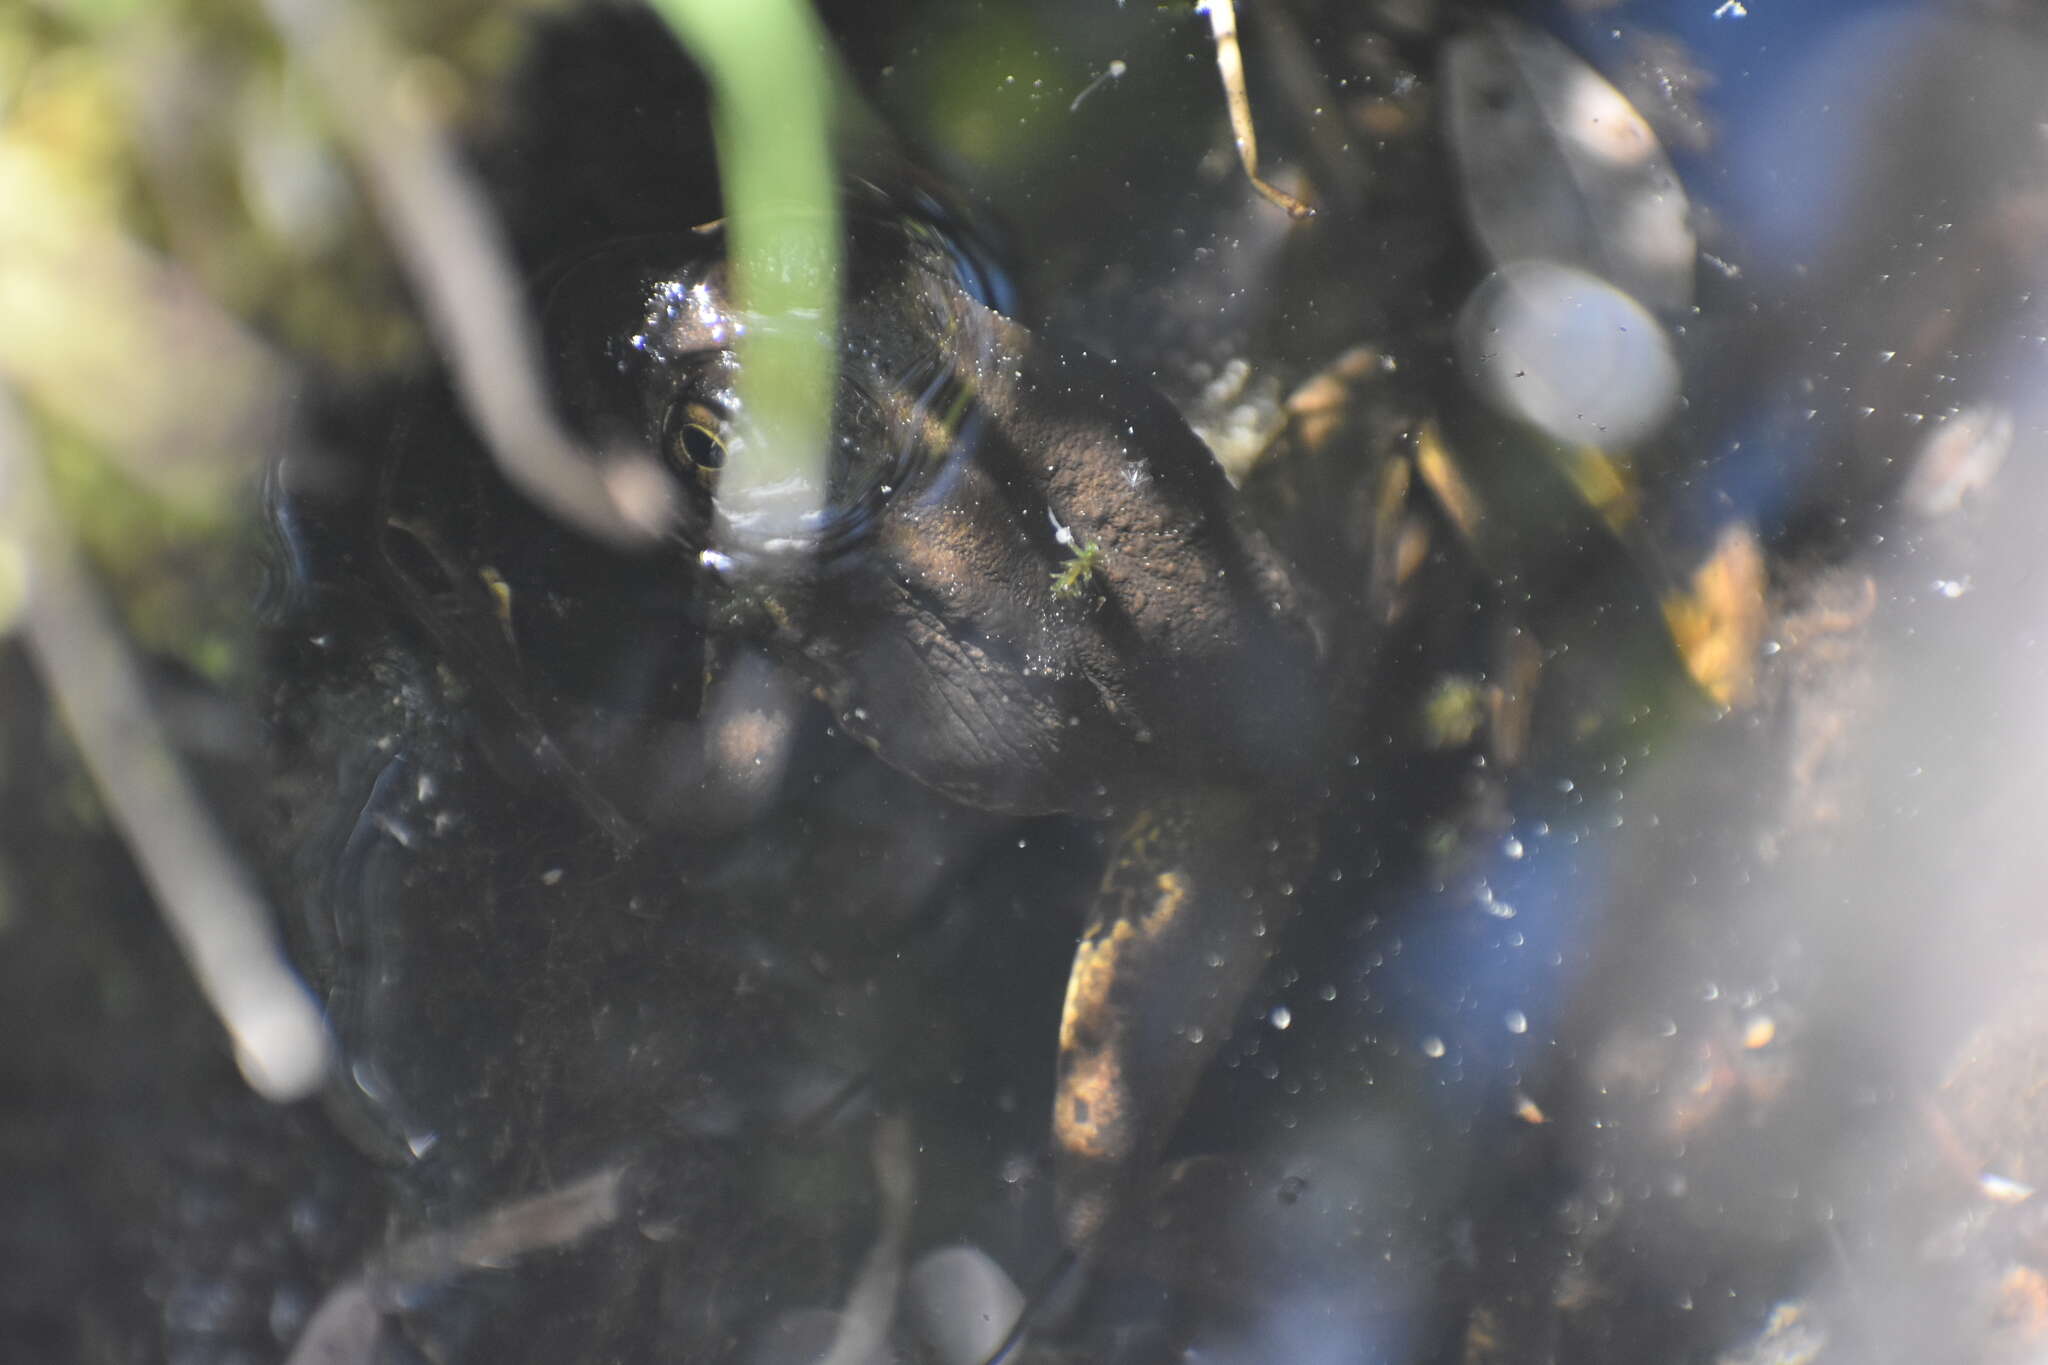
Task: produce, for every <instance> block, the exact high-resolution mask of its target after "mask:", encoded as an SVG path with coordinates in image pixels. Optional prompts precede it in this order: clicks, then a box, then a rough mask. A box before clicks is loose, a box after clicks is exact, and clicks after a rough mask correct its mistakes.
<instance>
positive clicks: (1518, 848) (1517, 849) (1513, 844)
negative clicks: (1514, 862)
mask: <svg viewBox="0 0 2048 1365" xmlns="http://www.w3.org/2000/svg"><path fill="white" fill-rule="evenodd" d="M1500 851H1501V852H1502V853H1505V854H1506V855H1507V856H1508V857H1510V858H1519V857H1521V856H1522V841H1521V840H1520V839H1517V838H1516V837H1515V836H1514V835H1512V834H1510V835H1509V836H1508V837H1507V838H1506V839H1504V840H1502V841H1501V846H1500Z"/></svg>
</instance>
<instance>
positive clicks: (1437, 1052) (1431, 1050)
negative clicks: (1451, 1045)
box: [1422, 1033, 1444, 1059]
mask: <svg viewBox="0 0 2048 1365" xmlns="http://www.w3.org/2000/svg"><path fill="white" fill-rule="evenodd" d="M1422 1055H1423V1056H1425V1057H1429V1058H1432V1059H1434V1058H1437V1057H1441V1056H1443V1055H1444V1040H1443V1039H1441V1038H1439V1037H1437V1036H1436V1035H1435V1034H1434V1033H1432V1034H1430V1035H1429V1036H1428V1037H1427V1038H1424V1039H1423V1040H1422Z"/></svg>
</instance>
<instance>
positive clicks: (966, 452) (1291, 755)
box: [548, 211, 1324, 1256]
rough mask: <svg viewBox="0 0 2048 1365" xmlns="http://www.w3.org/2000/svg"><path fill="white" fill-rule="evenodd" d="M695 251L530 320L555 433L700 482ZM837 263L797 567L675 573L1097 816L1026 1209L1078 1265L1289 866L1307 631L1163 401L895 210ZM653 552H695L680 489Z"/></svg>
mask: <svg viewBox="0 0 2048 1365" xmlns="http://www.w3.org/2000/svg"><path fill="white" fill-rule="evenodd" d="M716 245H717V244H716V240H715V238H714V239H710V240H707V239H705V238H703V237H695V238H665V239H651V240H645V241H639V242H634V243H629V244H626V245H623V246H620V247H616V248H613V249H611V250H609V251H607V252H606V253H604V254H603V255H601V256H598V257H595V258H592V259H589V260H587V261H585V262H584V263H583V264H581V265H580V266H578V267H577V268H576V269H575V270H573V271H571V272H570V273H569V274H568V275H567V276H565V277H564V279H563V280H562V281H561V283H560V285H559V286H558V288H557V290H556V292H555V296H554V297H555V300H556V302H555V303H554V304H553V305H551V307H550V310H549V317H548V326H549V332H550V344H551V346H552V348H553V349H554V351H555V354H556V357H557V361H558V365H559V367H560V368H561V370H562V372H563V374H564V379H565V382H566V387H567V389H568V392H569V395H570V401H571V402H572V403H575V404H577V405H579V408H580V411H579V413H578V416H579V418H580V420H581V421H583V422H584V423H585V425H586V426H587V427H589V428H590V429H591V430H592V432H593V434H594V435H596V436H597V437H598V438H599V439H605V438H612V439H618V438H630V439H634V440H638V441H642V442H646V443H649V444H652V445H655V446H656V447H658V448H660V449H663V450H664V451H666V452H667V453H668V454H669V456H670V458H671V459H672V460H673V461H674V462H675V463H676V465H677V467H678V468H679V470H680V471H681V472H682V473H683V474H684V476H685V479H686V482H687V483H689V484H690V485H691V486H693V487H698V488H702V489H706V490H708V489H709V488H710V487H712V486H713V485H714V484H715V479H716V466H717V465H718V464H719V463H721V461H722V459H723V457H724V456H725V455H726V454H727V453H728V452H727V447H728V445H729V443H730V442H731V441H732V440H733V439H734V437H733V435H732V428H731V425H730V418H731V415H732V404H733V384H732V380H733V370H734V364H733V359H732V353H731V351H730V350H729V349H728V347H729V345H730V342H731V340H732V338H733V336H734V335H735V332H736V329H737V327H738V325H739V322H738V319H737V318H736V317H735V316H734V315H733V313H732V312H731V311H730V306H729V304H728V302H727V300H726V298H725V295H724V271H723V267H722V264H721V263H720V261H719V258H718V256H717V254H716ZM847 254H848V261H849V269H848V280H847V293H846V303H845V307H844V313H843V316H844V318H845V322H844V327H845V333H844V335H843V336H842V342H841V380H840V386H839V394H838V399H837V407H836V413H835V419H836V420H835V443H836V449H835V452H834V458H833V462H832V469H831V473H830V492H829V499H828V503H829V505H828V509H827V512H826V513H825V520H824V524H823V526H822V527H821V531H820V541H821V549H820V551H819V553H818V554H817V555H816V556H815V557H814V558H813V559H812V560H811V561H810V562H808V563H807V564H806V565H805V566H804V567H802V568H801V569H800V570H797V571H794V572H787V571H785V572H783V573H780V574H760V575H752V576H749V575H745V574H728V575H718V574H710V573H707V577H708V578H712V579H713V580H714V581H713V582H712V584H711V585H710V588H709V589H708V591H709V592H710V594H711V599H712V606H711V611H712V617H713V620H714V622H715V623H716V626H717V627H718V628H720V629H723V630H727V631H732V632H737V633H740V634H743V635H745V636H747V637H748V638H751V639H754V640H757V641H761V642H765V643H766V644H768V645H769V646H770V647H771V648H772V649H774V650H776V651H777V652H779V653H780V654H782V655H783V656H784V657H785V658H787V659H788V660H789V661H790V662H791V663H792V664H793V665H794V666H795V667H796V668H797V669H799V670H800V671H801V672H802V673H803V674H804V675H805V676H806V677H807V678H808V679H809V680H810V681H811V683H812V684H813V685H814V687H815V689H816V691H817V693H818V695H819V696H820V697H821V698H822V699H823V700H824V701H825V702H826V704H827V705H829V706H830V707H831V708H832V710H833V712H834V713H835V714H836V716H837V717H838V719H839V721H840V723H841V725H842V726H843V727H844V729H845V730H846V732H847V733H849V734H851V735H853V736H854V737H856V738H858V739H859V740H860V741H861V742H863V743H865V744H866V745H867V746H869V747H870V748H871V749H873V750H874V751H875V753H876V754H878V755H879V756H880V757H881V758H882V759H883V760H884V761H885V762H887V763H889V764H891V765H893V766H895V767H897V768H899V769H901V770H902V771H904V772H906V773H908V774H910V775H911V776H913V777H915V778H917V779H918V780H920V781H922V782H925V783H927V784H929V785H931V786H932V787H934V788H937V789H939V790H941V791H943V792H945V793H947V794H949V795H951V796H952V797H954V798H956V799H958V800H960V801H963V802H967V803H970V804H973V805H976V806H981V807H986V808H989V809H993V810H1000V811H1007V812H1016V813H1038V812H1050V811H1075V812H1081V813H1085V814H1090V815H1096V816H1101V817H1106V818H1113V819H1116V820H1118V821H1119V823H1120V835H1119V840H1118V844H1117V849H1116V852H1115V853H1114V854H1113V856H1112V860H1111V866H1110V869H1109V871H1108V873H1107V875H1106V876H1105V879H1104V883H1103V886H1102V889H1101V891H1100V892H1099V893H1098V895H1097V897H1096V898H1095V903H1094V905H1093V906H1092V907H1091V911H1090V914H1089V919H1088V925H1087V928H1086V931H1085V932H1084V934H1083V938H1082V942H1081V945H1080V947H1079V950H1078V952H1077V954H1076V959H1075V964H1074V969H1073V973H1072V977H1071V980H1070V983H1069V989H1068V996H1067V1008H1066V1016H1065V1019H1064V1021H1063V1023H1062V1028H1061V1039H1060V1085H1059V1094H1058V1097H1057V1100H1056V1106H1057V1107H1056V1111H1055V1116H1054V1140H1055V1146H1056V1149H1057V1158H1058V1162H1057V1165H1058V1170H1057V1176H1056V1179H1057V1184H1058V1199H1059V1204H1060V1211H1061V1218H1062V1224H1063V1234H1064V1236H1065V1238H1066V1241H1067V1244H1068V1246H1069V1247H1070V1249H1072V1250H1074V1251H1075V1252H1077V1253H1079V1254H1082V1255H1084V1256H1085V1255H1087V1254H1088V1253H1090V1252H1091V1251H1093V1250H1094V1249H1095V1248H1096V1247H1097V1245H1098V1244H1099V1242H1100V1241H1101V1240H1102V1238H1103V1236H1104V1234H1105V1232H1106V1231H1107V1229H1108V1228H1109V1227H1110V1225H1111V1224H1113V1223H1114V1221H1115V1219H1116V1218H1117V1216H1118V1215H1119V1214H1120V1213H1121V1212H1123V1211H1124V1209H1125V1208H1126V1207H1128V1205H1129V1202H1130V1200H1129V1193H1130V1192H1131V1191H1132V1190H1133V1189H1135V1188H1142V1187H1143V1180H1142V1178H1141V1177H1142V1176H1143V1174H1144V1172H1145V1170H1146V1169H1147V1168H1149V1166H1150V1165H1151V1163H1153V1162H1154V1161H1155V1160H1156V1159H1157V1156H1158V1152H1159V1149H1160V1147H1161V1146H1162V1145H1163V1142H1164V1139H1165V1137H1166V1136H1167V1135H1168V1133H1169V1132H1170V1131H1171V1129H1172V1127H1173V1125H1174V1124H1175V1123H1176V1122H1177V1120H1178V1118H1179V1115H1180V1112H1181V1110H1182V1108H1184V1106H1185V1104H1186V1102H1187V1099H1188V1096H1189V1094H1190V1093H1191V1091H1192V1089H1193V1086H1194V1083H1195V1081H1196V1080H1197V1079H1198V1077H1199V1075H1200V1072H1201V1069H1202V1066H1203V1063H1204V1062H1205V1060H1206V1058H1207V1057H1208V1055H1209V1053H1210V1051H1211V1049H1212V1048H1213V1045H1214V1043H1215V1042H1216V1040H1217V1039H1219V1038H1220V1037H1221V1036H1222V1035H1223V1034H1224V1033H1225V1032H1226V1031H1227V1030H1228V1028H1229V1027H1230V1025H1231V1023H1232V1021H1233V1016H1234V1014H1235V1012H1236V1010H1237V1008H1238V1006H1239V1004H1240V1003H1241V1001H1242V998H1243V996H1244V994H1245V992H1246V991H1247V990H1249V988H1250V985H1251V984H1252V982H1253V981H1254V980H1255V979H1256V977H1257V974H1258V971H1259V970H1260V968H1261V967H1262V966H1263V964H1264V962H1265V961H1266V959H1267V957H1268V956H1269V954H1270V949H1271V944H1272V942H1273V939H1274V938H1275V937H1276V936H1277V935H1276V934H1275V933H1274V932H1272V931H1273V930H1276V929H1277V928H1278V923H1279V921H1280V920H1281V918H1282V917H1283V916H1284V913H1285V911H1286V909H1287V898H1286V896H1285V881H1286V878H1287V876H1288V875H1290V869H1291V868H1293V867H1294V866H1295V865H1296V864H1297V863H1298V862H1299V860H1300V856H1301V855H1300V851H1299V846H1300V844H1301V842H1302V840H1301V838H1300V837H1298V836H1296V835H1294V834H1293V833H1292V831H1291V829H1290V824H1291V817H1290V811H1291V810H1292V808H1293V806H1294V805H1295V803H1294V802H1293V801H1292V800H1291V799H1290V797H1289V793H1290V792H1291V791H1292V789H1293V788H1294V787H1295V786H1296V785H1297V784H1298V783H1299V782H1301V781H1302V780H1303V779H1304V775H1305V774H1306V773H1307V772H1308V771H1309V769H1310V767H1311V763H1312V759H1313V757H1314V753H1315V750H1316V749H1317V748H1318V747H1319V742H1320V741H1321V739H1322V737H1323V735H1324V712H1323V709H1322V707H1321V706H1320V704H1319V700H1318V699H1319V697H1320V696H1321V695H1322V689H1321V687H1320V678H1319V667H1318V665H1319V659H1320V656H1321V648H1320V643H1319V639H1318V636H1317V633H1316V630H1315V628H1314V626H1313V624H1312V620H1311V613H1310V612H1309V611H1308V610H1307V608H1306V606H1305V604H1304V602H1303V599H1302V596H1301V594H1300V593H1299V592H1298V591H1297V589H1296V587H1295V585H1294V582H1293V580H1292V579H1291V577H1290V575H1289V573H1288V571H1287V569H1286V567H1285V566H1284V564H1283V563H1282V561H1281V560H1280V558H1279V557H1278V556H1277V555H1276V554H1275V553H1274V551H1273V550H1272V548H1271V547H1270V546H1269V545H1268V544H1267V542H1266V540H1265V538H1264V537H1263V536H1262V535H1261V534H1260V533H1259V531H1258V530H1257V528H1256V527H1254V526H1253V525H1252V524H1251V522H1250V520H1249V518H1248V516H1247V515H1246V513H1245V511H1244V509H1243V508H1242V507H1241V506H1240V505H1239V504H1238V502H1237V500H1236V498H1235V495H1234V493H1233V491H1232V489H1231V488H1230V486H1229V484H1228V481H1227V480H1226V479H1225V478H1224V476H1223V473H1222V471H1221V470H1220V469H1219V468H1218V466H1217V464H1216V462H1215V460H1214V459H1213V458H1212V457H1211V455H1210V453H1209V451H1208V450H1207V448H1206V447H1204V446H1203V445H1202V443H1201V442H1200V440H1199V439H1198V438H1196V437H1195V435H1194V434H1193V433H1192V432H1191V431H1190V430H1189V429H1188V427H1187V425H1186V424H1185V423H1184V422H1183V421H1182V419H1181V418H1180V416H1179V414H1178V413H1176V412H1175V411H1174V409H1173V408H1172V407H1171V405H1169V404H1168V403H1167V402H1166V401H1165V400H1164V399H1163V398H1161V397H1160V396H1158V395H1157V394H1155V393H1153V392H1151V391H1150V390H1148V389H1147V388H1145V387H1144V386H1143V385H1141V384H1138V383H1135V382H1132V381H1131V380H1129V379H1127V378H1126V377H1125V376H1124V375H1122V374H1121V373H1120V372H1119V371H1118V370H1117V369H1116V368H1115V367H1114V366H1113V365H1110V364H1108V363H1105V362H1103V361H1101V360H1099V359H1097V358H1094V357H1091V356H1088V355H1085V354H1079V353H1074V352H1065V351H1060V350H1057V349H1055V348H1053V347H1051V346H1049V345H1048V344H1046V343H1043V342H1041V341H1039V340H1038V339H1037V338H1035V337H1034V336H1033V335H1032V334H1031V333H1030V332H1029V331H1027V330H1026V329H1024V328H1023V327H1021V326H1019V325H1018V324H1017V323H1016V322H1014V321H1012V320H1011V319H1009V318H1007V317H1005V316H1003V315H1002V314H1000V313H998V312H996V311H995V310H994V309H992V308H991V307H989V306H988V304H987V303H986V302H985V298H986V295H987V292H988V291H987V290H985V289H980V288H977V276H976V274H975V272H974V270H973V269H972V267H971V265H970V264H969V258H968V257H966V256H965V255H964V254H963V253H961V252H960V251H959V250H958V249H957V247H955V246H954V245H953V243H952V242H951V241H950V240H949V239H948V238H947V237H946V236H945V235H944V233H943V232H942V231H941V230H940V229H939V228H938V227H937V226H935V225H934V224H932V223H931V222H929V221H927V220H923V219H919V218H917V217H914V216H910V215H905V214H902V213H888V214H882V213H876V212H861V211H857V212H856V213H855V215H854V222H853V226H852V231H851V237H850V242H849V250H848V253H847ZM734 453H735V456H736V457H738V455H737V452H734ZM1061 528H1065V529H1066V531H1067V532H1068V534H1067V535H1066V536H1064V537H1063V536H1061V535H1060V534H1059V532H1060V530H1061ZM684 535H685V539H686V541H688V542H690V544H691V548H692V549H693V550H697V549H702V548H707V542H708V541H711V540H713V539H715V537H716V519H715V518H714V517H713V516H712V513H711V505H710V500H709V495H708V492H706V493H705V495H704V496H702V497H700V498H699V499H698V504H697V506H696V507H694V508H693V509H692V516H691V519H690V522H689V524H688V526H687V527H686V529H685V533H684ZM1089 546H1096V547H1099V550H1098V551H1093V552H1090V553H1089V555H1088V562H1087V563H1085V564H1083V565H1080V566H1078V567H1077V566H1075V564H1074V558H1075V555H1076V553H1077V551H1079V550H1081V549H1082V548H1083V547H1089ZM714 558H715V556H714ZM1063 575H1064V577H1065V580H1066V582H1065V585H1064V586H1065V588H1066V590H1065V591H1056V580H1058V579H1060V578H1061V577H1062V576H1063ZM1075 587H1078V588H1079V589H1080V590H1079V591H1073V590H1072V589H1074V588H1075Z"/></svg>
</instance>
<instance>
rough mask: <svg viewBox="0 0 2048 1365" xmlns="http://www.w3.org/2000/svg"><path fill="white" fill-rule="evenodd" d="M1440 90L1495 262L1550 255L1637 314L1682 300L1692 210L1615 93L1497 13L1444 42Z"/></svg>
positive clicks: (1471, 208) (1689, 278)
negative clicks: (1604, 286) (1603, 285)
mask: <svg viewBox="0 0 2048 1365" xmlns="http://www.w3.org/2000/svg"><path fill="white" fill-rule="evenodd" d="M1444 86H1445V97H1446V101H1447V106H1448V109H1449V126H1450V136H1451V145H1452V147H1453V148H1454V150H1455V151H1456V153H1457V158H1458V167H1459V173H1460V180H1461V188H1462V189H1463V192H1464V199H1465V211H1466V214H1467V216H1468V217H1469V219H1470V220H1471V224H1472V230H1473V232H1474V234H1475V235H1476V236H1477V237H1478V238H1479V241H1480V243H1481V245H1482V246H1483V247H1484V249H1485V251H1486V254H1487V255H1488V256H1489V257H1490V258H1491V259H1492V261H1493V262H1494V263H1495V264H1496V265H1501V264H1506V263H1508V262H1510V261H1519V260H1530V259H1543V260H1550V261H1557V262H1562V263H1564V264H1568V265H1575V266H1579V267H1581V268H1582V269H1585V270H1588V271H1590V272H1592V273H1593V274H1595V275H1598V276H1600V277H1601V278H1602V279H1604V280H1606V281H1607V282H1608V283H1610V284H1613V285H1615V286H1617V287H1619V288H1621V289H1623V290H1626V291H1627V292H1628V293H1630V294H1632V295H1634V296H1635V298H1636V299H1637V300H1638V301H1639V302H1641V303H1642V304H1643V305H1644V306H1646V307H1649V308H1653V309H1675V308H1684V307H1686V306H1688V305H1689V304H1691V302H1692V296H1693V264H1694V259H1695V256H1696V255H1697V250H1698V248H1697V244H1696V242H1695V241H1694V238H1693V231H1692V224H1691V208H1690V204H1689V202H1688V201H1687V199H1686V195H1685V191H1684V189H1683V188H1682V187H1681V186H1680V185H1679V182H1678V177H1677V175H1676V174H1674V173H1673V171H1672V169H1671V163H1670V161H1669V160H1668V159H1666V157H1665V155H1664V149H1663V147H1662V146H1661V145H1660V144H1659V143H1658V141H1657V135H1656V134H1655V133H1653V132H1652V131H1651V130H1650V125H1649V124H1648V123H1646V122H1644V120H1643V117H1642V115H1641V114H1639V113H1637V112H1636V110H1635V108H1634V107H1633V106H1632V105H1630V104H1629V102H1628V101H1627V100H1626V99H1624V98H1623V97H1622V95H1621V92H1620V91H1618V90H1616V89H1615V88H1614V87H1613V86H1612V85H1610V84H1608V83H1607V81H1606V80H1605V79H1603V78H1602V77H1601V76H1600V74H1599V73H1598V72H1596V71H1595V70H1593V68H1592V67H1590V66H1588V65H1587V64H1586V63H1585V62H1583V61H1581V60H1580V59H1579V58H1578V57H1577V56H1575V55H1573V53H1572V52H1571V51H1570V50H1569V49H1567V48H1566V47H1565V46H1564V45H1563V44H1562V43H1560V42H1558V41H1557V40H1556V39H1555V38H1552V37H1550V36H1549V35H1547V34H1545V33H1541V32H1539V31H1537V30H1536V29H1534V28H1531V27H1529V26H1528V25H1527V24H1523V23H1519V22H1516V21H1515V20H1511V19H1508V18H1505V17H1503V16H1499V15H1495V16H1492V17H1490V18H1489V19H1488V20H1487V21H1486V22H1485V23H1484V24H1483V25H1481V26H1480V27H1478V28H1475V29H1474V30H1473V31H1472V32H1470V33H1468V34H1466V35H1464V36H1463V37H1460V38H1458V39H1457V40H1455V41H1454V42H1452V43H1451V44H1450V46H1449V47H1448V49H1447V50H1446V53H1445V57H1444Z"/></svg>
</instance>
